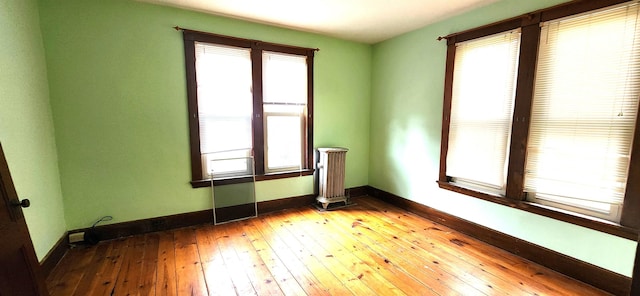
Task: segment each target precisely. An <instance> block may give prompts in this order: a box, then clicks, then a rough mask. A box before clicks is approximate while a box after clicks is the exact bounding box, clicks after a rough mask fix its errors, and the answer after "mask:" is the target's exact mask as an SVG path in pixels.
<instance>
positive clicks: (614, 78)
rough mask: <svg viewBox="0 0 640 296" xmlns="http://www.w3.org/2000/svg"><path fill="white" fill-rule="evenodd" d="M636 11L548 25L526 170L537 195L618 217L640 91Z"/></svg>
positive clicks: (527, 180)
mask: <svg viewBox="0 0 640 296" xmlns="http://www.w3.org/2000/svg"><path fill="white" fill-rule="evenodd" d="M638 12H639V11H638V5H637V3H633V4H631V5H623V6H617V7H614V8H607V9H604V10H599V11H595V12H591V13H587V14H583V15H579V16H573V17H569V18H565V19H560V20H555V21H552V22H547V23H545V24H543V26H542V31H541V40H540V49H539V56H538V67H537V70H536V80H535V89H534V98H533V106H532V114H531V126H530V134H529V140H528V148H527V162H526V170H525V190H526V191H528V192H530V194H529V197H530V198H531V199H532V200H534V201H540V202H544V201H545V200H547V201H553V202H555V203H559V204H566V205H568V206H571V207H578V208H583V209H587V210H590V211H593V212H594V215H597V214H595V212H602V211H603V209H604V211H605V212H607V213H609V214H611V216H609V217H606V218H607V219H610V220H614V221H615V220H616V219H617V218H616V217H614V216H616V215H617V213H615V211H614V210H611V209H617V208H618V207H617V206H618V205H621V204H622V201H623V198H624V192H625V186H626V182H627V172H628V170H629V160H630V154H631V142H632V140H633V132H634V128H635V122H636V116H637V108H638V96H639V95H640V92H639V90H640V75H639V74H640V73H639V72H638V69H639V67H640V55H639V54H638V53H639V50H640V48H639V47H638V44H637V41H636V40H640V39H638V37H640V36H639V35H638V32H639V31H640V30H638V28H639V27H638V26H639V25H640V22H638V21H637V17H638ZM612 206H613V207H612Z"/></svg>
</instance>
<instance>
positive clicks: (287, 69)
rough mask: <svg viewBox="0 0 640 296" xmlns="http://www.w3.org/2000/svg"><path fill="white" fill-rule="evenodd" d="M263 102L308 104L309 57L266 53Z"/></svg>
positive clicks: (263, 56)
mask: <svg viewBox="0 0 640 296" xmlns="http://www.w3.org/2000/svg"><path fill="white" fill-rule="evenodd" d="M262 63H263V66H262V67H263V68H262V71H263V78H262V79H263V86H262V87H263V96H264V97H263V102H265V103H270V102H280V103H297V104H306V103H307V57H306V56H299V55H289V54H283V53H275V52H264V53H263V55H262Z"/></svg>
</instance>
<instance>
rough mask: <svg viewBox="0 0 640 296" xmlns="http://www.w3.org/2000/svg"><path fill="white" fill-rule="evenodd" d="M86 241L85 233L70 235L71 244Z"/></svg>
mask: <svg viewBox="0 0 640 296" xmlns="http://www.w3.org/2000/svg"><path fill="white" fill-rule="evenodd" d="M83 241H84V232H76V233H72V234H69V243H72V244H73V243H79V242H83Z"/></svg>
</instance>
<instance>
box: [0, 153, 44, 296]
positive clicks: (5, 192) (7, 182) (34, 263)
mask: <svg viewBox="0 0 640 296" xmlns="http://www.w3.org/2000/svg"><path fill="white" fill-rule="evenodd" d="M0 199H1V200H0V296H14V295H15V296H23V295H24V296H29V295H49V293H48V292H47V289H46V286H45V285H44V279H43V278H42V274H41V273H40V265H39V264H38V259H37V258H36V253H35V251H34V249H33V244H32V243H31V237H30V236H29V231H28V230H27V224H26V223H25V221H24V215H22V208H23V207H25V208H26V207H28V206H29V200H28V199H23V200H21V201H19V200H18V195H17V194H16V189H15V187H14V186H13V181H12V180H11V175H10V174H9V166H8V165H7V160H6V158H5V156H4V151H3V150H2V145H0Z"/></svg>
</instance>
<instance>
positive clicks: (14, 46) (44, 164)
mask: <svg viewBox="0 0 640 296" xmlns="http://www.w3.org/2000/svg"><path fill="white" fill-rule="evenodd" d="M0 36H2V37H1V38H2V42H1V43H0V69H1V70H0V143H2V147H3V149H4V152H5V156H6V158H7V162H8V163H9V170H10V171H11V176H12V178H13V182H14V185H15V187H16V191H17V192H18V196H19V197H20V198H21V199H24V198H28V199H29V200H30V201H31V207H29V208H27V209H24V215H25V219H26V221H27V226H28V227H29V232H30V234H31V240H32V241H33V245H34V247H35V250H36V255H37V257H38V260H42V259H43V257H44V256H45V255H46V254H47V252H49V250H50V249H51V248H52V247H53V245H54V244H55V243H56V242H57V241H58V239H60V237H61V236H62V235H63V234H64V232H65V230H66V225H65V220H64V212H63V207H62V193H61V190H60V180H59V174H58V158H57V155H56V145H55V140H54V129H53V120H52V117H51V107H50V104H49V88H48V86H47V75H46V73H47V69H46V63H45V56H44V47H43V45H42V35H41V34H40V21H39V20H38V7H37V3H36V1H31V0H15V1H14V0H9V1H5V0H3V1H0Z"/></svg>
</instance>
